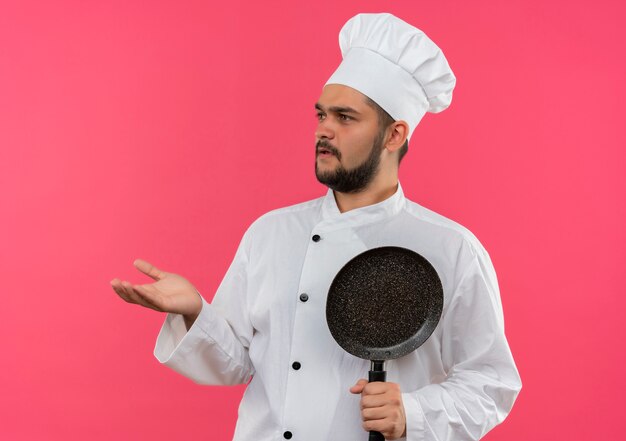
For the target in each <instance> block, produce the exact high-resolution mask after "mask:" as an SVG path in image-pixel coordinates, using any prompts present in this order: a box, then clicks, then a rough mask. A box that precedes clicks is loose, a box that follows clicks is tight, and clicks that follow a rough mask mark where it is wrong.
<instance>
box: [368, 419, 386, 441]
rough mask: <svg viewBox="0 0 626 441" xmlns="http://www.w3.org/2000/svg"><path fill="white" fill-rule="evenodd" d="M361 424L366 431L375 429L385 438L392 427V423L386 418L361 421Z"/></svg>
mask: <svg viewBox="0 0 626 441" xmlns="http://www.w3.org/2000/svg"><path fill="white" fill-rule="evenodd" d="M362 426H363V429H365V430H366V431H367V432H371V431H376V432H380V433H382V434H383V435H384V436H385V438H387V437H388V436H390V435H391V433H390V432H391V429H393V425H392V424H391V422H390V421H389V420H388V419H387V418H384V419H380V420H367V421H363V424H362Z"/></svg>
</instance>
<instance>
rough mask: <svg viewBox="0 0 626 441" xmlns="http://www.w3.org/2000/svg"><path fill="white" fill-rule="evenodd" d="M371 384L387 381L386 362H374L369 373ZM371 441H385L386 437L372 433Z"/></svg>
mask: <svg viewBox="0 0 626 441" xmlns="http://www.w3.org/2000/svg"><path fill="white" fill-rule="evenodd" d="M368 379H369V382H370V383H371V382H373V381H386V380H387V371H385V360H372V365H371V367H370V371H369V378H368ZM369 441H385V437H384V436H383V434H382V433H380V432H375V431H373V430H372V431H371V432H370V437H369Z"/></svg>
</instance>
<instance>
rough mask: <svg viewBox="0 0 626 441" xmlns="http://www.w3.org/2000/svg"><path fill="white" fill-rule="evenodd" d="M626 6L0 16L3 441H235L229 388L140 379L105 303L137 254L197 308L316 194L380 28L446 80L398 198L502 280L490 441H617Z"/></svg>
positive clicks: (113, 308) (48, 9)
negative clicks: (501, 387)
mask: <svg viewBox="0 0 626 441" xmlns="http://www.w3.org/2000/svg"><path fill="white" fill-rule="evenodd" d="M623 4H624V3H623V2H621V1H593V2H571V1H551V2H546V1H544V0H532V1H528V0H526V1H495V0H492V1H484V2H468V1H458V2H450V1H438V2H428V3H427V2H421V1H406V2H388V1H359V2H356V1H348V2H339V1H320V2H296V1H284V2H271V1H270V2H268V1H265V2H242V1H237V0H231V1H228V2H221V3H219V4H215V5H210V4H209V2H206V1H202V2H200V1H195V2H189V1H187V2H175V1H159V2H139V1H128V0H124V1H121V0H119V1H63V2H61V1H48V2H44V1H40V2H37V1H19V2H17V1H16V2H9V1H3V2H2V3H1V6H0V210H1V216H0V277H1V280H2V282H1V288H0V293H1V299H2V303H1V306H2V315H1V317H2V318H1V319H0V335H2V340H1V341H2V348H1V350H0V361H1V369H0V439H3V440H4V439H6V440H34V439H51V440H78V439H81V440H83V439H89V440H111V439H124V440H140V439H151V440H171V439H206V440H218V441H220V440H229V439H231V437H232V433H233V428H234V424H235V420H236V415H237V405H238V402H239V400H240V397H241V394H242V392H243V390H244V389H243V386H238V387H202V386H198V385H195V384H194V383H192V382H191V381H190V380H187V379H186V378H184V377H182V376H179V375H178V374H175V373H174V372H172V371H170V370H169V369H168V368H165V367H163V366H160V365H159V363H158V362H157V361H156V359H154V358H153V355H152V350H153V347H154V343H155V339H156V336H157V333H158V330H159V329H160V326H161V323H162V319H163V316H162V315H161V314H159V313H156V312H154V311H149V310H145V309H142V308H139V307H137V306H134V305H128V304H126V303H124V302H123V301H122V300H121V299H119V298H118V297H117V296H116V295H115V294H114V292H113V291H112V289H111V287H110V285H109V281H110V280H111V279H113V278H114V277H118V278H121V279H124V280H130V281H132V282H133V283H146V282H147V281H148V279H147V277H145V276H143V275H141V274H140V273H139V272H138V271H136V270H135V269H134V267H133V266H132V262H133V260H134V259H135V258H137V257H141V258H144V259H146V260H148V261H150V262H152V263H154V264H155V265H157V266H160V267H161V268H162V269H164V270H166V271H170V272H176V273H179V274H182V275H184V276H185V277H187V278H188V279H189V280H190V281H192V283H194V284H195V285H196V286H197V287H198V289H199V290H200V292H201V293H203V294H204V295H205V297H206V298H207V299H209V300H210V299H211V298H212V296H213V292H214V290H215V289H216V288H217V285H218V284H219V282H220V281H221V278H222V276H223V274H224V272H225V271H226V269H227V267H228V265H229V263H230V261H231V259H232V257H233V255H234V252H235V249H236V247H237V245H238V243H239V239H240V238H241V235H242V234H243V232H244V230H245V228H246V227H247V226H248V225H249V224H250V223H251V222H252V221H253V220H254V219H255V218H256V217H258V216H259V215H261V214H263V213H264V212H266V211H268V210H270V209H273V208H277V207H280V206H284V205H288V204H292V203H296V202H300V201H303V200H307V199H311V198H314V197H317V196H320V195H322V194H323V193H324V192H325V188H324V187H322V186H321V185H320V184H318V183H317V181H316V180H315V177H314V174H313V160H314V156H313V150H314V149H313V147H314V136H313V131H314V128H315V116H314V109H313V104H314V102H315V101H316V99H317V97H318V95H319V93H320V90H321V87H322V85H323V83H324V82H325V80H326V79H327V78H328V76H329V75H330V74H331V73H332V71H333V69H334V68H335V67H336V65H337V64H338V62H339V61H340V52H339V48H338V44H337V34H338V31H339V29H340V28H341V26H342V25H343V23H344V22H345V21H346V20H347V19H348V18H349V17H351V16H352V15H354V14H355V13H357V12H381V11H388V12H392V13H394V14H396V15H398V16H399V17H401V18H403V19H405V20H406V21H408V22H410V23H412V24H414V25H416V26H418V27H420V28H421V29H423V30H424V31H426V32H427V33H428V34H429V36H430V37H431V38H432V39H433V40H434V41H435V42H437V44H438V45H439V46H440V47H441V48H442V49H443V50H444V52H445V54H446V56H447V58H448V60H449V61H450V64H451V66H452V68H453V69H454V72H455V73H456V75H457V77H458V83H457V88H456V90H455V95H454V100H453V103H452V106H451V107H450V109H449V110H447V111H446V112H444V113H441V114H439V115H428V116H427V117H426V118H425V119H424V120H423V121H422V124H421V125H420V126H419V127H418V129H417V131H416V133H415V135H414V136H413V138H412V140H411V146H410V149H409V154H408V155H407V157H406V158H405V159H404V161H403V164H402V167H401V182H402V184H403V187H404V190H405V193H406V194H407V196H408V197H409V198H411V199H412V200H414V201H416V202H418V203H420V204H422V205H424V206H426V207H429V208H431V209H433V210H435V211H437V212H439V213H441V214H443V215H445V216H447V217H450V218H452V219H454V220H456V221H458V222H460V223H461V224H463V225H465V226H466V227H468V228H469V229H470V230H471V231H472V232H474V233H475V234H476V236H477V237H478V238H479V239H480V240H481V242H482V243H483V244H484V245H485V247H486V248H487V250H488V251H489V253H490V255H491V256H492V259H493V262H494V265H495V267H496V270H497V273H498V277H499V282H500V288H501V293H502V302H503V305H504V310H505V318H506V332H507V336H508V338H509V343H510V345H511V348H512V350H513V354H514V357H515V359H516V362H517V365H518V367H519V370H520V373H521V376H522V380H523V383H524V387H523V389H522V392H521V394H520V396H519V399H518V401H517V403H516V405H515V407H514V409H513V411H512V413H511V415H510V416H509V418H508V420H507V421H506V422H505V423H504V424H503V425H501V426H498V427H496V428H495V429H494V430H493V431H492V432H491V433H490V434H489V435H488V436H487V439H488V440H491V441H496V440H507V441H514V440H528V439H534V440H555V439H567V440H594V439H598V440H599V439H602V440H616V439H623V431H624V429H623V427H622V424H621V422H622V420H623V415H624V413H625V412H624V410H625V406H624V404H623V394H624V391H625V386H626V384H625V381H624V374H623V369H624V365H625V363H624V362H625V358H626V357H625V356H624V340H625V337H626V335H625V334H626V333H625V325H624V322H625V320H624V318H623V314H624V307H625V301H624V294H625V292H624V288H623V283H622V280H621V279H622V275H623V273H624V270H623V269H622V267H623V266H624V263H626V255H625V254H626V247H625V244H626V240H625V239H626V237H625V236H626V234H625V228H624V224H625V222H626V210H625V204H624V201H625V199H626V198H625V196H626V184H625V179H624V171H625V169H626V167H625V166H626V156H625V154H624V146H625V145H626V142H625V141H626V139H625V138H626V131H625V130H624V119H625V116H626V112H625V111H624V103H625V100H626V86H625V84H626V83H625V81H624V80H625V78H626V62H625V61H624V60H625V59H626V57H625V56H624V54H625V53H626V47H625V46H626V44H625V42H626V32H625V31H624V26H623V25H624V22H625V20H626V14H625V9H624V6H623ZM618 429H619V432H618Z"/></svg>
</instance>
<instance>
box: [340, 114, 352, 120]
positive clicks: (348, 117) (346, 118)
mask: <svg viewBox="0 0 626 441" xmlns="http://www.w3.org/2000/svg"><path fill="white" fill-rule="evenodd" d="M337 118H339V119H340V120H341V121H350V120H351V119H352V117H351V116H348V115H345V114H343V113H340V114H339V115H337Z"/></svg>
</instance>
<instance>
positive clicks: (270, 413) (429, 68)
mask: <svg viewBox="0 0 626 441" xmlns="http://www.w3.org/2000/svg"><path fill="white" fill-rule="evenodd" d="M339 42H340V47H341V51H342V55H343V60H342V62H341V64H340V65H339V67H338V68H337V69H336V71H335V72H334V73H333V74H332V75H331V77H330V78H329V80H328V81H327V82H326V84H325V86H324V87H323V89H322V92H321V95H320V96H319V99H318V100H317V102H316V103H315V109H316V114H317V118H318V125H317V130H316V132H315V136H316V151H315V152H316V158H315V172H316V176H317V178H318V180H319V181H320V182H322V183H323V184H325V185H326V186H327V187H328V192H327V193H326V195H325V196H323V197H320V198H318V199H315V200H311V201H308V202H304V203H300V204H297V205H293V206H289V207H285V208H281V209H277V210H274V211H271V212H269V213H267V214H265V215H263V216H261V217H260V218H259V219H257V220H256V221H255V222H254V223H252V225H250V227H249V228H248V230H247V231H246V232H245V234H244V235H243V238H242V240H241V243H240V244H239V247H238V249H237V251H236V254H235V257H234V260H233V261H232V264H231V265H230V267H229V269H228V271H227V273H226V275H225V277H224V279H223V281H222V283H221V284H220V286H219V288H218V290H217V293H216V294H215V297H214V299H213V301H212V302H211V303H208V302H207V301H206V300H205V299H204V298H203V297H202V296H201V295H200V293H199V292H198V291H197V290H196V289H195V288H194V286H193V285H192V284H191V283H190V282H189V281H187V280H186V279H184V278H183V277H181V276H179V275H176V274H173V273H168V272H165V271H163V270H160V269H157V268H155V267H154V266H153V265H151V264H149V263H148V262H146V261H144V260H140V259H138V260H136V261H135V266H136V267H137V268H138V269H139V270H140V271H142V272H143V273H145V274H147V275H148V276H150V277H151V278H152V279H153V280H154V281H155V282H154V283H151V284H145V285H134V284H131V283H129V282H126V281H120V280H118V279H114V280H113V281H112V282H111V284H112V285H113V288H114V290H115V291H116V292H117V293H118V295H119V296H120V297H122V298H123V299H124V300H126V301H128V302H130V303H136V304H139V305H142V306H145V307H148V308H152V309H155V310H157V311H164V312H167V313H168V314H167V316H166V318H165V322H164V324H163V326H162V329H161V331H160V333H159V335H158V338H157V342H156V347H155V350H154V355H155V356H156V358H157V359H158V360H159V361H160V362H161V363H163V364H164V365H166V366H168V367H170V368H172V369H173V370H175V371H177V372H179V373H181V374H182V375H185V376H187V377H189V378H191V379H192V380H193V381H195V382H197V383H199V384H240V383H248V382H249V384H248V386H247V389H246V391H245V394H244V396H243V399H242V401H241V404H240V407H239V419H238V421H237V425H236V428H235V435H234V439H235V440H237V441H252V440H254V441H270V440H271V441H278V440H282V439H292V440H298V441H299V440H311V441H312V440H315V441H319V440H340V441H348V440H349V441H353V440H359V439H366V436H367V433H366V431H370V430H375V431H379V432H382V433H383V435H384V436H385V438H386V439H406V440H410V441H418V440H477V439H479V438H481V437H482V436H483V435H485V434H486V433H487V432H488V431H489V430H490V429H492V428H493V427H494V426H495V425H497V424H499V423H500V422H502V420H503V419H504V418H505V417H506V416H507V415H508V413H509V412H510V410H511V407H512V406H513V403H514V401H515V399H516V397H517V394H518V393H519V390H520V388H521V382H520V377H519V374H518V372H517V369H516V367H515V364H514V361H513V358H512V355H511V352H510V350H509V346H508V344H507V340H506V338H505V334H504V324H503V316H502V306H501V303H500V294H499V289H498V282H497V279H496V273H495V271H494V268H493V265H492V263H491V260H490V258H489V255H488V253H487V251H486V250H485V249H484V247H483V246H482V245H481V243H480V242H479V241H478V239H477V238H476V237H475V236H474V235H473V234H472V233H471V232H470V231H468V230H467V229H466V228H464V227H463V226H461V225H459V224H458V223H456V222H454V221H452V220H450V219H447V218H445V217H443V216H441V215H439V214H437V213H435V212H433V211H431V210H429V209H427V208H426V207H423V206H421V205H419V204H417V203H415V202H413V201H410V200H409V199H407V198H406V197H405V195H404V191H403V188H402V186H401V185H400V183H399V181H398V168H399V164H400V161H401V159H402V157H403V156H404V154H405V153H406V151H407V148H408V140H409V138H410V137H411V134H412V133H413V132H414V130H415V127H416V126H417V124H418V123H419V122H420V120H421V119H422V117H423V116H424V114H425V113H426V112H432V113H437V112H440V111H442V110H444V109H445V108H446V107H448V106H449V104H450V102H451V99H452V90H453V88H454V85H455V81H456V79H455V77H454V75H453V73H452V71H451V69H450V67H449V65H448V62H447V61H446V58H445V57H444V55H443V53H442V52H441V50H440V49H439V48H438V47H437V46H436V45H435V44H434V43H433V42H432V41H431V40H430V39H429V38H428V37H427V36H426V35H425V34H424V33H423V32H422V31H420V30H419V29H417V28H415V27H413V26H411V25H409V24H408V23H406V22H404V21H402V20H400V19H398V18H396V17H395V16H393V15H391V14H358V15H356V16H355V17H353V18H351V19H350V20H349V21H348V22H347V23H346V24H345V25H344V27H343V28H342V30H341V32H340V35H339ZM380 246H400V247H405V248H409V249H411V250H414V251H416V252H417V253H419V254H420V255H422V256H424V257H425V258H426V259H427V260H428V261H429V262H430V263H431V264H432V265H433V266H434V268H435V269H436V270H437V273H438V274H439V277H440V278H441V281H442V285H443V291H444V305H443V312H442V317H441V320H440V322H439V324H438V326H437V327H436V329H435V331H434V332H433V334H432V335H431V337H430V338H429V339H428V340H427V341H426V342H425V343H424V344H423V345H422V346H421V347H419V348H418V349H417V350H416V351H414V352H413V353H411V354H409V355H406V356H404V357H402V358H399V359H396V360H390V361H388V362H387V382H373V383H368V382H367V381H366V380H365V379H364V378H363V377H364V376H365V375H366V374H367V371H368V369H369V361H367V360H362V359H360V358H357V357H354V356H352V355H350V354H348V353H347V352H345V351H344V350H343V349H342V348H341V347H339V346H338V344H337V343H336V342H335V341H334V339H333V337H332V336H331V334H330V332H329V330H328V327H327V324H326V319H325V306H326V295H327V293H328V289H329V286H330V284H331V282H332V279H333V277H334V276H335V275H336V274H337V272H338V271H339V269H340V268H341V267H342V266H343V265H344V264H345V263H346V262H347V261H348V260H350V259H351V258H353V257H354V256H356V255H357V254H360V253H362V252H363V251H366V250H368V249H371V248H375V247H380ZM207 439H209V438H207Z"/></svg>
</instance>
